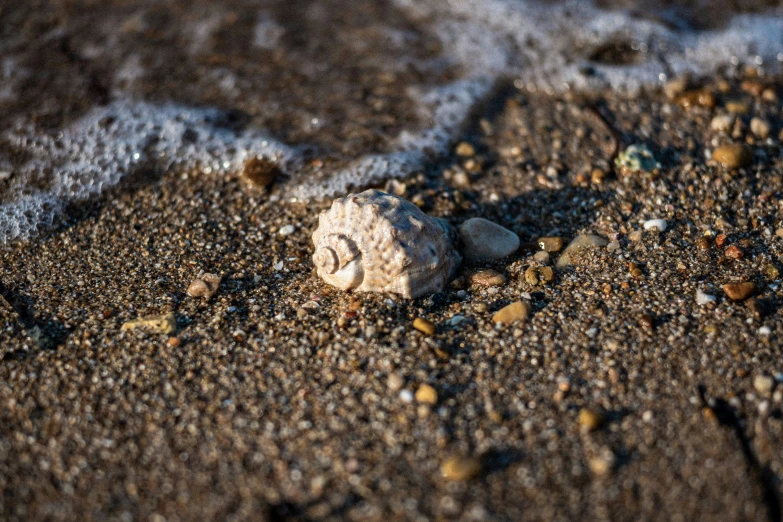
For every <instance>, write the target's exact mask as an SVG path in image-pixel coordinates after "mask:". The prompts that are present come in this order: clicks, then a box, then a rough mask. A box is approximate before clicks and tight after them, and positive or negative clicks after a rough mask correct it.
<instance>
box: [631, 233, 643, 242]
mask: <svg viewBox="0 0 783 522" xmlns="http://www.w3.org/2000/svg"><path fill="white" fill-rule="evenodd" d="M642 237H644V233H643V232H642V231H641V230H634V231H633V232H631V233H630V234H628V240H629V241H633V242H634V243H636V242H637V241H641V239H642Z"/></svg>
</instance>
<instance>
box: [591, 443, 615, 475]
mask: <svg viewBox="0 0 783 522" xmlns="http://www.w3.org/2000/svg"><path fill="white" fill-rule="evenodd" d="M616 463H617V457H616V456H615V454H614V453H612V450H610V449H609V448H604V449H603V450H601V452H600V454H599V455H596V456H594V457H591V458H589V459H588V460H587V465H588V467H589V468H590V471H592V472H593V473H595V474H596V475H606V474H608V473H610V472H611V471H612V470H613V469H614V466H615V464H616Z"/></svg>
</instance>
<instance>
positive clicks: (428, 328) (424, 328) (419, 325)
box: [413, 317, 435, 335]
mask: <svg viewBox="0 0 783 522" xmlns="http://www.w3.org/2000/svg"><path fill="white" fill-rule="evenodd" d="M413 327H414V328H415V329H417V330H418V331H420V332H421V333H423V334H425V335H433V334H434V333H435V325H434V324H433V323H432V322H430V321H428V320H426V319H422V318H421V317H417V318H416V319H414V320H413Z"/></svg>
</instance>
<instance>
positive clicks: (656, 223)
mask: <svg viewBox="0 0 783 522" xmlns="http://www.w3.org/2000/svg"><path fill="white" fill-rule="evenodd" d="M666 227H668V224H667V223H666V220H665V219H649V220H647V221H645V222H644V229H645V230H650V229H651V228H657V229H658V231H659V232H665V231H666Z"/></svg>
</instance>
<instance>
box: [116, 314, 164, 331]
mask: <svg viewBox="0 0 783 522" xmlns="http://www.w3.org/2000/svg"><path fill="white" fill-rule="evenodd" d="M136 328H143V329H145V330H148V331H150V332H153V333H162V334H166V335H171V334H173V333H174V332H176V331H177V319H176V317H174V314H173V313H168V314H163V315H148V316H145V317H139V318H138V319H134V320H133V321H128V322H126V323H124V324H123V325H122V331H125V330H133V329H136Z"/></svg>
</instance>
